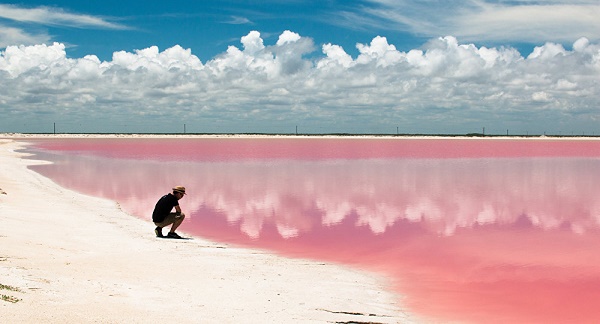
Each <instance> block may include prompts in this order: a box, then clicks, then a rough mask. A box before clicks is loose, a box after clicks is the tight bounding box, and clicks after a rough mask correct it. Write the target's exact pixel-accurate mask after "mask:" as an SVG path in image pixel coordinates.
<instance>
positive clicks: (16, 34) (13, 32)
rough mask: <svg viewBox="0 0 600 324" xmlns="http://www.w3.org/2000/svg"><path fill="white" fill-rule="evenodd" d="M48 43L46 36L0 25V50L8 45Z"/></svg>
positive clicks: (48, 37)
mask: <svg viewBox="0 0 600 324" xmlns="http://www.w3.org/2000/svg"><path fill="white" fill-rule="evenodd" d="M48 41H50V36H49V35H47V34H43V33H42V34H37V35H36V34H31V33H28V32H26V31H25V30H23V29H20V28H14V27H8V26H4V25H2V24H0V48H5V47H6V46H8V45H15V44H20V45H34V44H42V43H47V42H48Z"/></svg>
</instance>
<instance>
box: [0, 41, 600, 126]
mask: <svg viewBox="0 0 600 324" xmlns="http://www.w3.org/2000/svg"><path fill="white" fill-rule="evenodd" d="M240 41H241V45H240V46H239V47H238V46H230V47H229V48H228V49H227V50H226V51H225V52H224V53H222V54H220V55H217V56H216V57H215V58H214V59H212V60H209V61H206V62H202V61H201V60H200V58H198V57H197V56H195V55H194V54H193V53H192V50H191V49H184V48H182V47H181V46H174V47H171V48H168V49H165V50H163V51H161V50H160V49H159V48H158V47H156V46H151V47H149V48H146V49H140V50H136V51H134V52H126V51H119V52H115V53H114V54H113V57H112V60H110V61H100V60H99V59H98V57H96V56H94V55H89V56H85V57H83V58H69V57H68V56H67V53H66V51H65V46H64V45H63V44H60V43H54V44H52V45H33V46H8V47H7V48H6V50H5V51H3V52H1V53H0V79H1V82H2V84H3V85H4V86H3V87H2V88H1V89H0V112H2V113H3V116H4V117H5V118H3V120H2V121H1V122H0V127H2V128H4V129H6V130H7V131H25V130H22V129H19V128H18V127H17V126H18V125H21V128H22V127H23V126H22V125H27V124H28V123H30V121H31V120H36V119H39V118H40V116H42V115H43V116H52V117H44V118H55V119H59V120H63V121H64V122H70V123H71V124H77V125H82V126H81V127H82V129H81V130H77V131H86V130H87V131H116V130H117V129H115V128H111V125H123V123H127V124H129V125H131V124H136V125H138V126H139V128H137V129H135V130H134V129H131V128H130V129H129V130H131V131H150V132H152V131H165V130H167V129H165V128H160V127H159V126H157V125H164V124H167V123H173V122H174V121H176V123H178V124H179V123H183V122H187V123H188V125H190V128H189V129H190V130H192V131H193V130H194V129H193V128H192V127H193V126H192V125H198V126H197V129H196V131H264V132H281V131H290V128H289V127H293V126H292V125H298V123H300V124H301V125H306V126H305V130H306V129H307V128H308V127H313V128H312V129H311V130H310V131H314V132H330V131H337V129H336V128H335V127H339V128H338V129H341V130H344V131H348V132H375V133H377V132H388V133H389V132H390V131H391V130H392V129H393V130H394V132H395V131H396V129H397V128H396V127H400V128H401V130H403V131H406V132H438V133H439V132H458V133H465V132H471V131H475V130H481V127H482V126H486V124H491V125H492V126H488V129H492V128H493V127H498V132H502V133H504V132H505V131H506V128H511V129H515V131H520V132H522V133H525V132H526V131H527V130H531V131H540V132H543V131H544V130H546V127H550V128H551V129H549V130H551V131H556V132H558V131H561V130H564V131H567V130H569V131H570V130H573V129H572V128H569V129H565V127H577V128H576V129H574V130H577V131H578V130H579V129H581V128H583V129H584V130H588V133H591V132H592V131H593V127H595V126H594V124H593V122H592V121H593V119H597V118H600V112H599V111H598V107H599V106H600V105H599V103H600V84H599V82H598V80H599V75H600V45H599V44H597V43H594V42H592V41H590V40H589V39H587V38H580V39H577V40H575V42H574V43H573V44H572V45H571V46H570V47H565V46H563V45H561V44H557V43H552V42H548V43H545V44H543V45H540V46H538V47H536V48H535V49H534V50H533V52H532V53H531V54H530V55H528V56H527V57H524V56H522V55H521V54H520V53H519V52H518V51H517V50H515V49H513V48H510V47H499V48H487V47H477V46H475V45H473V44H469V43H467V44H462V43H461V42H459V40H458V39H457V38H455V37H453V36H447V37H441V38H436V39H432V40H431V41H429V42H427V43H426V44H424V45H423V46H422V47H421V48H417V49H413V50H410V51H400V50H398V49H397V47H396V46H395V45H393V44H390V43H389V42H388V40H387V38H386V37H382V36H377V37H375V38H373V40H372V41H371V42H370V43H366V44H357V46H356V47H357V49H358V51H359V54H358V56H357V57H355V58H353V57H352V56H351V55H349V54H348V53H347V52H346V51H345V50H344V48H342V47H341V46H339V45H335V44H325V45H322V47H321V48H320V51H318V50H317V47H316V46H315V44H314V42H313V41H312V39H311V38H309V37H305V36H301V35H299V34H297V33H295V32H292V31H284V32H283V33H282V34H281V35H280V36H279V38H278V40H277V41H276V43H275V44H265V42H264V40H263V38H262V37H261V34H260V33H259V32H258V31H251V32H249V33H248V34H247V35H245V36H243V37H241V40H240ZM99 120H105V121H104V123H105V124H102V123H100V122H99ZM534 121H535V122H534ZM248 125H250V126H252V127H254V128H251V129H249V128H244V127H250V126H248ZM565 125H566V126H565ZM86 127H87V128H86ZM115 127H116V126H115ZM278 127H279V128H278ZM542 127H543V129H542ZM90 128H93V129H90ZM28 131H33V130H28ZM73 131H75V130H73Z"/></svg>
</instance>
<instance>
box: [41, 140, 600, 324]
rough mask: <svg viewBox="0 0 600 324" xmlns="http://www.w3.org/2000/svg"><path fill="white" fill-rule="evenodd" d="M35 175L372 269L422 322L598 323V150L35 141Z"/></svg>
mask: <svg viewBox="0 0 600 324" xmlns="http://www.w3.org/2000/svg"><path fill="white" fill-rule="evenodd" d="M34 151H35V152H37V153H40V155H39V158H43V159H47V160H52V161H55V162H56V164H54V165H43V166H36V167H34V169H35V170H36V171H37V172H40V173H41V174H43V175H45V176H48V177H49V178H51V179H53V180H55V181H56V182H57V183H59V184H60V185H62V186H64V187H67V188H72V189H74V190H77V191H80V192H83V193H86V194H90V195H95V196H99V197H105V198H109V199H113V200H116V201H118V202H119V203H120V204H121V206H122V207H123V208H124V209H125V210H126V211H127V212H129V213H131V214H133V215H136V216H138V217H141V218H143V219H146V220H148V221H149V224H148V235H153V233H152V229H153V227H152V225H151V223H150V214H151V212H152V208H153V207H154V204H155V202H156V200H157V199H158V198H159V197H160V196H161V195H163V194H165V193H167V192H168V191H169V190H170V188H171V187H172V186H173V185H179V184H181V185H185V186H186V187H187V190H188V193H189V194H188V195H187V196H186V197H185V198H184V199H183V200H182V201H180V203H181V206H182V208H183V209H184V211H187V214H188V215H189V216H190V217H189V218H188V219H186V222H185V223H184V225H183V227H182V231H183V232H185V233H190V234H193V235H198V236H202V237H206V238H210V239H213V240H216V241H221V242H228V243H232V244H239V245H244V246H250V247H256V248H261V249H266V250H270V251H273V252H275V253H279V254H282V255H286V256H291V257H301V258H311V259H316V260H322V261H327V262H336V263H341V264H345V265H348V266H351V267H356V268H360V269H364V270H369V271H373V272H377V273H381V274H383V275H385V276H387V277H388V278H389V279H390V285H391V286H390V289H393V290H395V291H397V292H398V293H399V296H401V297H399V298H401V299H399V301H398V302H399V305H401V307H404V308H406V309H407V311H409V312H411V313H414V314H417V315H418V316H420V317H422V318H424V319H426V321H428V322H435V323H440V322H465V323H490V322H497V323H586V322H587V323H597V322H600V258H598V256H597V255H598V253H599V251H600V235H599V234H600V230H599V226H600V200H599V199H598V197H599V196H600V141H592V140H504V139H486V140H481V139H383V138H380V139H361V138H308V139H307V138H303V139H298V138H250V139H248V138H204V139H60V140H40V141H36V142H35V146H34Z"/></svg>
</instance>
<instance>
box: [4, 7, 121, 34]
mask: <svg viewBox="0 0 600 324" xmlns="http://www.w3.org/2000/svg"><path fill="white" fill-rule="evenodd" d="M0 18H5V19H10V20H13V21H19V22H29V23H38V24H43V25H59V26H70V27H94V28H107V29H126V28H127V27H125V26H124V25H121V24H117V23H113V22H110V21H108V20H106V19H104V18H101V17H95V16H90V15H84V14H74V13H69V12H65V11H64V10H61V9H57V8H50V7H37V8H22V7H19V6H15V5H9V4H0Z"/></svg>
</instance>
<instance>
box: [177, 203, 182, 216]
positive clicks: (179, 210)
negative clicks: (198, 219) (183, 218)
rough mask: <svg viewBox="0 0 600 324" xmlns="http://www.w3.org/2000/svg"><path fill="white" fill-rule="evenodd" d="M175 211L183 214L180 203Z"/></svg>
mask: <svg viewBox="0 0 600 324" xmlns="http://www.w3.org/2000/svg"><path fill="white" fill-rule="evenodd" d="M175 212H176V213H177V215H180V214H183V213H182V212H181V207H179V205H177V206H175Z"/></svg>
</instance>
